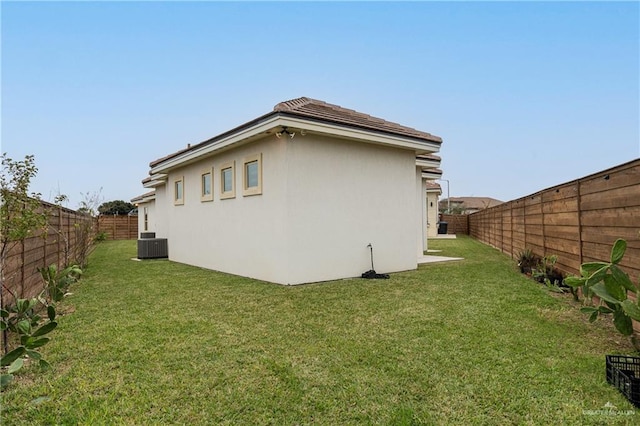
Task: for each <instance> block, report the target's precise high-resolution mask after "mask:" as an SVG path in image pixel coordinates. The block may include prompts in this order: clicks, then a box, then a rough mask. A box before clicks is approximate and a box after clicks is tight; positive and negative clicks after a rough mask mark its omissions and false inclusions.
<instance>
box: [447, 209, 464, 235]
mask: <svg viewBox="0 0 640 426" xmlns="http://www.w3.org/2000/svg"><path fill="white" fill-rule="evenodd" d="M440 220H441V221H442V222H447V234H463V235H469V215H466V214H443V215H441V216H440Z"/></svg>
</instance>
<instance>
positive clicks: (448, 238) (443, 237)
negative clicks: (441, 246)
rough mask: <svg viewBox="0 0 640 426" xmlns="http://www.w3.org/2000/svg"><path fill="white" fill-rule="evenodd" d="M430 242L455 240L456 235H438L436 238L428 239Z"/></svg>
mask: <svg viewBox="0 0 640 426" xmlns="http://www.w3.org/2000/svg"><path fill="white" fill-rule="evenodd" d="M427 239H428V240H455V239H456V234H438V235H436V236H435V237H428V238H427Z"/></svg>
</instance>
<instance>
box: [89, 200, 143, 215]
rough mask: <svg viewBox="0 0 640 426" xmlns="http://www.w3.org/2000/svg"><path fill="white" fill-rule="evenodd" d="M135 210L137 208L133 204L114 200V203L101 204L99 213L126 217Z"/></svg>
mask: <svg viewBox="0 0 640 426" xmlns="http://www.w3.org/2000/svg"><path fill="white" fill-rule="evenodd" d="M134 208H135V206H134V205H133V204H131V203H127V202H126V201H123V200H114V201H107V202H106V203H102V204H100V206H99V207H98V213H100V214H115V215H126V214H128V213H129V212H130V211H131V210H133V209H134Z"/></svg>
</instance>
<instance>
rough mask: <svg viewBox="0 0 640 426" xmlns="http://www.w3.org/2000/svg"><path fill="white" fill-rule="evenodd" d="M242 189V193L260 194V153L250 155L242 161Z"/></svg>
mask: <svg viewBox="0 0 640 426" xmlns="http://www.w3.org/2000/svg"><path fill="white" fill-rule="evenodd" d="M243 164H244V171H243V182H244V186H243V190H242V195H244V196H248V195H259V194H262V154H256V155H251V156H249V157H246V158H245V159H244V161H243Z"/></svg>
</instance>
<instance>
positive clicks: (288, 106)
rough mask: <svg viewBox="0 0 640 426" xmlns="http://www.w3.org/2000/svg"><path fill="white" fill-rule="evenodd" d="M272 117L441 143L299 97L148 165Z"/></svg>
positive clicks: (430, 135)
mask: <svg viewBox="0 0 640 426" xmlns="http://www.w3.org/2000/svg"><path fill="white" fill-rule="evenodd" d="M274 115H285V116H286V115H289V116H296V117H301V118H305V119H311V120H317V121H321V122H327V123H332V124H338V125H345V126H349V127H358V128H361V129H367V130H373V131H378V132H383V133H387V134H392V135H396V136H405V137H411V138H414V139H421V140H427V141H429V142H436V143H442V138H440V137H438V136H435V135H432V134H431V133H427V132H422V131H420V130H416V129H413V128H411V127H406V126H402V125H400V124H398V123H392V122H390V121H386V120H383V119H381V118H376V117H372V116H370V115H367V114H363V113H361V112H357V111H354V110H352V109H347V108H343V107H341V106H338V105H333V104H329V103H326V102H324V101H319V100H317V99H311V98H307V97H302V98H296V99H291V100H288V101H284V102H280V103H279V104H277V105H276V106H275V107H273V111H271V112H269V113H267V114H264V115H262V116H260V117H258V118H255V119H253V120H251V121H249V122H247V123H245V124H242V125H240V126H238V127H235V128H233V129H231V130H228V131H226V132H224V133H222V134H220V135H218V136H214V137H213V138H211V139H207V140H205V141H203V142H200V143H198V144H195V145H191V144H189V145H187V147H186V148H183V149H181V150H178V151H176V152H174V153H171V154H169V155H166V156H164V157H161V158H158V159H156V160H154V161H152V162H151V163H149V166H150V167H155V166H156V165H158V164H160V163H162V162H163V161H166V160H169V159H171V158H174V157H177V156H178V155H180V154H183V153H185V152H189V151H192V150H194V149H197V148H200V147H202V146H204V145H207V144H209V143H212V142H214V141H216V140H218V139H220V138H221V137H223V136H226V135H230V134H233V133H235V132H237V131H240V130H242V129H244V128H247V127H249V126H251V125H254V124H255V123H258V122H261V121H263V120H266V119H268V118H270V117H272V116H274ZM428 157H432V158H431V159H437V160H439V159H440V157H438V156H428Z"/></svg>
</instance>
